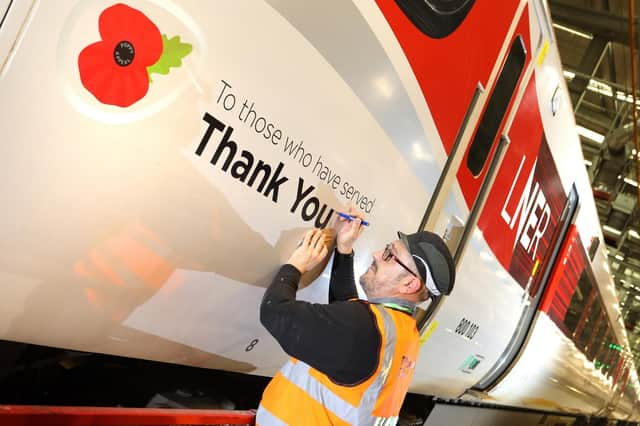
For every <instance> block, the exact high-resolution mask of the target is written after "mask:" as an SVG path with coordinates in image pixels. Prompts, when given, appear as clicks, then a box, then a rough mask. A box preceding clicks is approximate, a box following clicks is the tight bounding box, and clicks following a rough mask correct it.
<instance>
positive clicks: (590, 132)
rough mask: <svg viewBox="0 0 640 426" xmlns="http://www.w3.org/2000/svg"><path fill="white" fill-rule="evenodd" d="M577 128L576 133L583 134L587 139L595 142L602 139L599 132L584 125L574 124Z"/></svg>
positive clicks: (600, 141) (599, 141)
mask: <svg viewBox="0 0 640 426" xmlns="http://www.w3.org/2000/svg"><path fill="white" fill-rule="evenodd" d="M576 128H577V129H578V134H579V135H580V136H583V137H585V138H587V139H589V140H592V141H594V142H596V143H602V142H603V141H604V136H603V135H601V134H600V133H597V132H594V131H593V130H589V129H587V128H586V127H582V126H576Z"/></svg>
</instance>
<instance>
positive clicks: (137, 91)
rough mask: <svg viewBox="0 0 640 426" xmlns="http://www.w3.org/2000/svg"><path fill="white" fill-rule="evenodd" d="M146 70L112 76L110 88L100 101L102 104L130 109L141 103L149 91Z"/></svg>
mask: <svg viewBox="0 0 640 426" xmlns="http://www.w3.org/2000/svg"><path fill="white" fill-rule="evenodd" d="M146 74H147V71H146V70H142V69H138V70H136V69H133V70H131V71H129V72H126V73H124V72H120V73H115V74H112V76H111V81H110V82H109V86H108V88H107V89H106V90H105V91H104V92H103V93H102V95H103V97H102V98H101V99H100V98H99V100H100V102H102V103H105V104H109V105H116V106H119V107H128V106H130V105H132V104H134V103H135V102H137V101H139V100H140V99H142V98H143V97H144V95H146V94H147V91H148V90H149V78H148V77H145V75H146Z"/></svg>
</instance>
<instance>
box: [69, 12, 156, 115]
mask: <svg viewBox="0 0 640 426" xmlns="http://www.w3.org/2000/svg"><path fill="white" fill-rule="evenodd" d="M98 25H99V29H100V37H101V38H102V40H101V41H99V42H96V43H93V44H91V45H89V46H87V47H85V48H84V49H83V50H82V52H80V55H79V56H78V68H79V69H80V80H81V81H82V85H83V86H84V87H85V88H86V89H87V90H88V91H89V92H91V93H92V94H93V96H95V97H96V98H97V99H98V100H99V101H100V102H102V103H105V104H109V105H117V106H120V107H128V106H129V105H131V104H133V103H135V102H137V101H138V100H140V99H142V98H143V97H144V95H146V94H147V91H148V90H149V74H148V72H147V67H149V66H151V65H153V64H155V63H156V62H158V59H159V58H160V55H162V36H161V35H160V31H159V30H158V27H156V25H155V24H154V23H153V22H151V20H150V19H149V18H147V17H146V16H145V15H144V13H142V12H140V11H139V10H137V9H134V8H132V7H129V6H127V5H125V4H122V3H118V4H115V5H113V6H111V7H108V8H107V9H105V10H104V11H102V13H101V14H100V18H99V22H98Z"/></svg>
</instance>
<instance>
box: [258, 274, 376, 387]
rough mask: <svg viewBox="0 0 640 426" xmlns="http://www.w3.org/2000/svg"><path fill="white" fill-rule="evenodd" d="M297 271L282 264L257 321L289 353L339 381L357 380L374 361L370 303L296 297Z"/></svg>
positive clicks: (370, 369) (369, 371)
mask: <svg viewBox="0 0 640 426" xmlns="http://www.w3.org/2000/svg"><path fill="white" fill-rule="evenodd" d="M299 279H300V272H298V270H297V269H296V268H295V267H293V266H292V265H284V266H282V267H281V268H280V271H279V272H278V274H277V275H276V277H275V279H274V280H273V282H272V284H271V286H270V287H269V288H268V289H267V291H266V292H265V294H264V297H263V299H262V304H261V306H260V322H261V323H262V325H264V327H265V328H266V329H267V330H268V331H269V333H271V335H272V336H273V337H274V338H275V339H276V340H277V341H278V343H279V344H280V346H282V348H283V349H284V351H285V352H286V353H287V354H289V355H290V356H292V357H294V358H297V359H299V360H301V361H304V362H306V363H307V364H309V365H311V366H312V367H314V368H315V369H317V370H319V371H321V372H323V373H325V374H326V375H327V376H329V377H330V378H331V379H332V380H333V381H335V382H336V383H339V384H344V385H350V384H356V383H359V382H361V381H362V380H365V379H366V378H368V377H370V376H371V374H373V373H374V371H375V368H376V367H377V365H378V356H379V353H380V340H381V339H380V332H379V331H378V327H377V325H376V322H375V318H374V316H373V313H371V311H370V310H369V307H368V306H367V305H365V304H363V303H360V302H347V301H337V302H335V303H331V304H328V305H327V304H317V303H308V302H304V301H299V300H295V294H296V291H297V289H298V281H299Z"/></svg>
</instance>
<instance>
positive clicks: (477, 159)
mask: <svg viewBox="0 0 640 426" xmlns="http://www.w3.org/2000/svg"><path fill="white" fill-rule="evenodd" d="M526 58H527V51H526V49H525V47H524V42H523V41H522V37H521V36H517V37H516V38H515V40H513V43H512V44H511V50H510V51H509V56H507V60H506V61H505V63H504V66H503V67H502V71H501V72H500V76H499V77H498V82H497V83H496V87H495V89H494V90H493V93H492V94H491V98H490V99H489V102H488V104H487V108H486V109H485V111H484V114H483V115H482V119H481V121H480V125H479V126H478V130H477V131H476V134H475V136H474V138H473V141H472V142H471V146H470V147H469V154H468V156H467V167H468V168H469V171H471V174H472V175H473V176H479V175H480V172H481V171H482V169H483V168H484V165H485V163H486V162H487V158H488V157H489V153H490V152H491V148H492V147H493V141H494V140H495V139H496V135H497V134H498V130H499V129H500V123H502V119H503V118H504V116H505V113H506V112H507V108H508V107H509V103H510V102H511V98H512V97H513V94H514V91H515V89H516V86H517V84H518V80H520V75H521V74H522V70H523V69H524V65H525V59H526Z"/></svg>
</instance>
